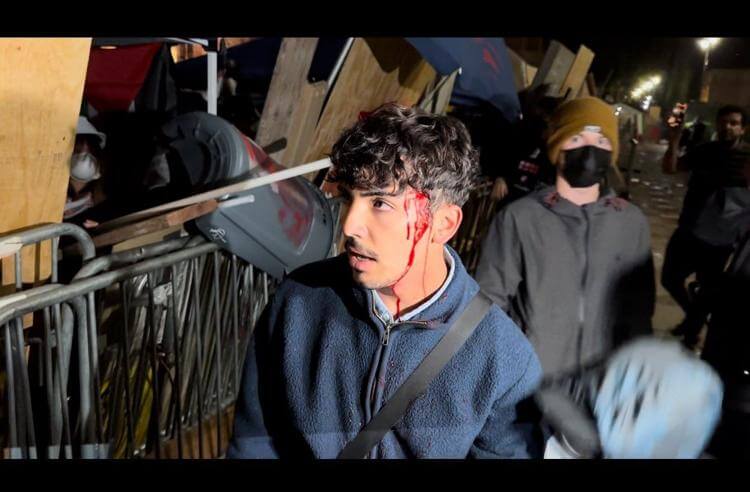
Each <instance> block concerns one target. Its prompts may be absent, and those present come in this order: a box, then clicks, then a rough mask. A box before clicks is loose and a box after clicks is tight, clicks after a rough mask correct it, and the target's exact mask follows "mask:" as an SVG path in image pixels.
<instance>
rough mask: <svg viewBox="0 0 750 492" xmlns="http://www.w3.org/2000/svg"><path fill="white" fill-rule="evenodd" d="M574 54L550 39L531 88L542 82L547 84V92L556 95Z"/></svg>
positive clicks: (573, 58)
mask: <svg viewBox="0 0 750 492" xmlns="http://www.w3.org/2000/svg"><path fill="white" fill-rule="evenodd" d="M574 60H575V55H574V54H573V52H572V51H570V50H569V49H568V48H566V47H565V46H564V45H563V44H562V43H560V42H559V41H554V40H553V41H552V42H551V43H550V45H549V48H547V52H546V53H545V54H544V60H542V64H541V65H539V70H538V71H537V72H536V75H535V76H534V82H533V83H532V84H531V86H532V88H536V87H539V86H540V85H542V84H547V85H549V89H548V94H549V95H554V96H557V94H559V92H560V88H561V87H562V85H563V82H565V77H566V76H567V75H568V72H570V67H571V66H572V65H573V61H574Z"/></svg>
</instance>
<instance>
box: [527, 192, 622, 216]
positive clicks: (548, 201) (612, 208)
mask: <svg viewBox="0 0 750 492" xmlns="http://www.w3.org/2000/svg"><path fill="white" fill-rule="evenodd" d="M534 196H535V198H536V199H537V201H538V202H539V203H541V204H542V205H543V206H544V207H545V208H548V209H550V210H552V211H553V212H555V213H556V214H558V215H566V216H569V217H582V216H583V213H584V210H583V209H584V208H586V209H588V210H590V211H591V213H593V214H594V215H600V214H604V213H608V212H620V211H622V210H624V209H625V208H626V207H628V206H629V202H628V201H627V200H624V199H622V198H618V197H617V196H616V195H615V193H614V191H612V189H611V188H605V189H604V190H603V191H602V193H600V195H599V199H598V200H597V201H595V202H593V203H589V204H586V205H584V206H582V207H581V206H578V205H576V204H575V203H573V202H571V201H569V200H567V199H565V198H563V197H562V196H560V194H559V193H558V192H557V190H556V189H555V187H554V186H545V187H543V188H540V189H539V190H537V191H535V192H534Z"/></svg>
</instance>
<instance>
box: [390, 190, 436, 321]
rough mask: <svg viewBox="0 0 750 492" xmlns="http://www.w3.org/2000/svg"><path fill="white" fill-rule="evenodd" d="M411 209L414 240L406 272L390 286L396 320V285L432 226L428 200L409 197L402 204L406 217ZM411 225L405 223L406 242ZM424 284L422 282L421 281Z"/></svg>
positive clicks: (421, 195) (417, 195)
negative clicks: (394, 301)
mask: <svg viewBox="0 0 750 492" xmlns="http://www.w3.org/2000/svg"><path fill="white" fill-rule="evenodd" d="M411 207H413V210H414V212H415V215H416V220H415V221H414V225H413V227H414V239H413V240H412V244H411V251H410V252H409V261H408V263H407V265H406V270H405V271H404V273H403V274H402V275H401V277H399V279H398V280H397V281H396V283H394V284H393V285H392V286H391V289H392V290H393V294H394V295H395V296H396V319H398V318H400V317H401V298H400V297H399V295H398V293H396V287H397V286H398V283H399V282H401V280H402V279H403V278H404V277H405V276H406V274H407V273H409V270H410V269H411V267H412V265H414V254H415V252H416V249H417V243H419V241H420V240H421V239H422V237H423V236H424V233H425V232H426V231H427V229H429V228H430V227H431V225H432V215H431V214H430V198H429V197H428V196H427V195H426V194H425V193H422V192H417V193H415V194H414V195H413V196H410V197H408V198H407V199H406V201H405V202H404V210H405V211H406V215H407V217H409V215H410V210H409V209H410V208H411ZM411 229H412V223H411V219H410V218H409V219H408V220H407V223H406V239H407V240H408V239H409V238H410V237H411V236H412V234H411ZM423 283H424V281H423Z"/></svg>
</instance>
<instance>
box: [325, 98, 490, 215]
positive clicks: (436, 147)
mask: <svg viewBox="0 0 750 492" xmlns="http://www.w3.org/2000/svg"><path fill="white" fill-rule="evenodd" d="M331 162H332V163H333V166H332V168H331V171H330V172H329V174H328V177H327V180H328V181H329V182H333V183H342V184H345V185H347V186H349V187H350V188H352V189H363V190H372V189H390V188H392V187H393V186H394V184H395V185H396V186H397V188H396V189H397V190H399V191H400V190H403V189H404V188H405V186H406V185H408V186H411V187H412V188H414V189H415V190H417V191H420V192H422V193H425V194H427V195H428V196H429V197H430V202H431V203H432V204H433V206H434V205H437V204H440V203H452V204H456V205H458V206H462V205H463V204H464V203H465V202H466V200H467V199H468V198H469V193H470V192H471V190H472V188H473V187H474V185H475V184H476V180H477V178H478V174H479V162H478V155H477V151H476V150H475V149H474V147H473V146H472V145H471V137H470V136H469V132H468V131H467V130H466V127H465V126H464V125H463V123H461V122H460V121H459V120H457V119H455V118H452V117H449V116H440V115H436V114H430V113H427V112H425V111H424V110H422V109H419V108H407V107H404V106H401V105H398V104H395V103H388V104H384V105H382V106H380V107H379V108H377V109H376V110H374V111H373V112H372V113H369V114H366V115H364V116H361V117H360V120H359V121H358V122H357V123H356V124H355V125H354V126H352V127H351V128H349V129H348V130H346V131H344V133H343V134H342V135H341V137H339V140H338V141H337V142H336V143H335V144H334V146H333V151H332V152H331Z"/></svg>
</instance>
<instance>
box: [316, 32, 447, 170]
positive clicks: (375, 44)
mask: <svg viewBox="0 0 750 492" xmlns="http://www.w3.org/2000/svg"><path fill="white" fill-rule="evenodd" d="M434 77H435V70H434V69H433V68H432V66H431V65H430V64H429V63H427V62H426V61H425V60H424V59H423V58H422V57H421V56H420V55H419V53H418V52H417V50H416V49H415V48H414V47H413V46H411V45H410V44H409V43H408V42H407V41H406V40H404V39H403V38H357V39H355V40H354V43H353V45H352V48H351V51H350V52H349V54H348V55H347V57H346V61H345V62H344V65H343V66H342V68H341V73H340V74H339V77H338V79H337V81H336V84H335V85H334V86H333V88H332V90H331V94H330V97H329V99H328V102H327V103H326V106H325V109H324V110H323V115H322V116H321V119H320V123H319V124H318V128H317V129H316V130H315V136H314V138H313V143H312V144H311V146H310V149H309V151H308V153H307V154H306V156H305V159H304V160H305V162H311V161H315V160H317V159H321V158H323V157H325V156H326V154H328V153H329V152H330V150H331V147H332V146H333V144H334V143H335V142H336V140H337V139H338V137H339V135H340V134H341V132H342V131H343V130H344V129H345V128H347V127H349V126H350V125H352V124H353V123H354V122H355V121H357V116H358V115H359V113H360V112H361V111H371V110H373V109H375V108H376V107H378V106H380V105H381V104H383V103H385V102H391V101H394V102H398V103H400V104H403V105H406V106H413V105H414V104H416V103H417V102H418V101H419V98H420V96H421V95H422V93H423V92H424V89H425V87H426V86H427V84H429V82H430V81H431V80H432V79H433V78H434Z"/></svg>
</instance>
